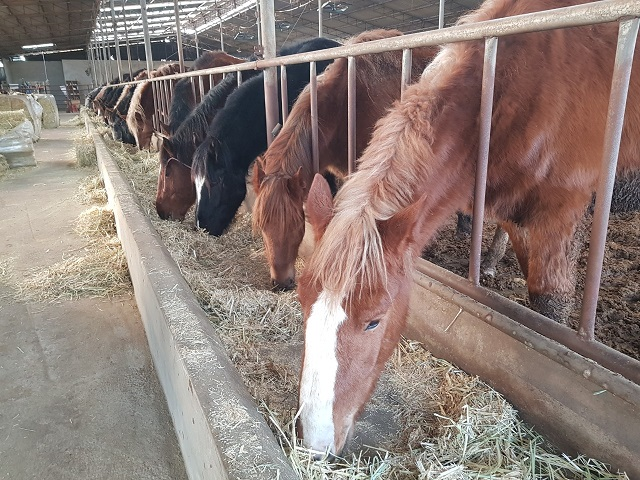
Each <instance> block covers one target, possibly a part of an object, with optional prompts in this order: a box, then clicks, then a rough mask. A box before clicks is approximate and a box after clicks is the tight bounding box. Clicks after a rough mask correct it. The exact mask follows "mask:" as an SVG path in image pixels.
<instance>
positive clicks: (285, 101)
mask: <svg viewBox="0 0 640 480" xmlns="http://www.w3.org/2000/svg"><path fill="white" fill-rule="evenodd" d="M280 97H281V98H282V124H283V125H284V122H286V121H287V118H288V117H289V88H288V87H287V66H286V65H281V66H280Z"/></svg>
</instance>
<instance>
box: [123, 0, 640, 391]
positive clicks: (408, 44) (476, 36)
mask: <svg viewBox="0 0 640 480" xmlns="http://www.w3.org/2000/svg"><path fill="white" fill-rule="evenodd" d="M638 17H640V2H638V1H637V0H604V1H600V2H594V3H587V4H582V5H576V6H571V7H564V8H559V9H555V10H552V11H542V12H535V13H529V14H525V15H518V16H513V17H506V18H500V19H495V20H489V21H485V22H478V23H468V24H462V25H456V26H453V27H448V28H443V29H440V30H433V31H428V32H422V33H415V34H410V35H404V36H398V37H392V38H387V39H384V40H377V41H371V42H367V43H359V44H350V45H344V46H341V47H336V48H331V49H326V50H319V51H313V52H306V53H300V54H295V55H290V56H287V57H277V58H272V59H264V60H257V61H253V62H247V63H243V64H238V65H231V66H225V67H217V68H211V69H204V70H199V71H192V72H186V73H182V74H175V75H170V76H165V77H157V78H153V79H150V80H144V81H151V82H153V84H154V85H156V84H157V85H156V86H155V87H154V101H155V104H156V107H157V108H156V110H157V111H158V112H160V111H163V113H158V115H166V114H167V113H168V108H169V105H170V102H171V91H170V88H168V83H166V82H169V81H175V80H176V79H179V78H185V77H190V78H193V81H192V85H194V84H195V77H199V80H198V84H199V93H200V95H201V97H202V96H203V95H204V94H206V92H204V88H203V85H202V84H203V82H202V78H203V77H204V76H206V75H209V76H210V78H212V76H213V75H214V74H220V73H230V72H234V71H237V72H239V77H240V76H241V72H242V71H246V70H252V69H266V68H269V67H280V68H281V69H282V70H281V72H282V75H281V78H282V79H283V80H282V81H283V84H284V82H286V66H287V65H292V64H297V63H306V62H310V65H311V69H310V73H311V81H310V85H311V86H310V90H311V95H312V102H311V118H312V132H313V133H312V151H313V155H314V166H315V169H316V171H317V169H318V165H319V160H318V155H319V154H318V118H317V103H316V102H317V99H316V71H315V65H316V62H318V61H322V60H328V59H335V58H340V57H348V119H349V122H348V130H349V144H348V145H349V147H348V148H349V152H348V153H349V172H352V171H354V170H355V160H356V159H355V152H356V149H355V130H356V129H355V111H356V105H355V88H356V87H355V57H356V56H359V55H365V54H375V53H382V52H387V51H394V50H402V51H403V62H402V73H401V79H400V81H401V86H402V91H404V89H405V88H406V86H407V85H408V84H409V79H410V71H411V49H412V48H416V47H425V46H434V45H442V44H446V43H453V42H462V41H469V40H484V41H485V58H484V69H483V83H482V97H481V117H480V123H481V128H480V148H479V154H478V163H477V168H476V184H475V198H474V211H473V229H472V244H471V253H470V262H469V280H467V279H464V278H462V277H458V276H456V275H453V274H451V275H444V276H443V275H440V274H439V273H438V272H437V271H431V270H429V269H427V270H429V271H428V272H424V273H428V274H429V275H430V276H432V277H434V278H435V279H436V280H438V281H441V282H442V283H444V284H447V285H449V286H451V287H453V288H455V289H456V290H458V291H460V292H462V293H464V294H466V295H468V296H470V297H472V298H474V299H475V300H477V301H479V302H481V303H483V304H485V305H487V306H489V307H490V308H494V309H495V310H497V311H499V312H501V313H504V314H505V315H507V316H510V317H511V318H513V319H516V320H518V321H520V322H521V323H522V324H523V325H525V326H527V327H528V328H531V329H532V330H534V331H536V332H538V333H540V334H542V335H545V336H547V337H548V338H551V339H552V340H555V341H557V342H559V343H561V344H563V345H565V346H567V347H568V348H570V349H571V350H573V351H575V352H577V353H580V354H581V355H584V356H585V357H588V358H590V359H592V360H594V361H596V362H598V363H600V364H601V365H603V366H604V367H606V368H608V369H610V370H611V371H614V372H616V373H619V374H621V375H623V376H625V377H626V378H627V379H629V380H632V381H633V382H635V383H636V384H640V361H637V360H635V359H632V358H630V357H628V356H627V355H624V354H622V353H620V352H617V351H615V350H613V349H610V348H609V347H606V346H604V345H602V344H601V343H600V342H597V341H595V339H594V325H595V316H596V315H595V308H596V304H597V300H598V292H599V283H600V277H601V272H602V263H603V258H604V248H605V240H606V232H607V225H608V219H609V207H610V205H611V198H612V192H613V183H614V178H615V172H616V164H617V157H618V149H619V146H620V137H621V132H622V124H623V118H624V108H625V104H626V97H627V90H628V85H629V78H630V72H631V66H632V65H631V64H632V61H633V55H634V48H635V43H636V38H637V34H638V25H639V22H640V20H639V19H638ZM609 22H619V25H620V28H619V37H618V46H617V52H616V60H615V66H614V73H613V81H612V90H611V97H610V101H609V111H608V115H607V122H606V128H605V142H604V145H605V147H604V152H603V162H602V166H601V174H600V183H599V185H598V188H597V192H596V207H595V213H594V221H593V226H592V234H591V242H590V249H589V259H588V267H587V278H586V283H585V289H584V294H583V297H584V298H583V304H582V312H581V317H580V326H579V329H578V331H577V332H576V331H573V330H571V329H569V328H567V327H564V326H562V325H559V324H557V323H556V322H554V321H552V320H550V319H548V318H546V317H544V316H542V315H539V314H537V313H535V312H533V311H531V310H529V309H527V308H525V307H523V306H520V305H517V304H515V303H513V302H510V301H507V300H506V299H504V298H502V297H499V296H498V295H497V294H493V293H492V292H489V291H488V290H486V289H484V288H483V287H480V247H481V240H482V224H483V217H484V194H485V189H486V176H487V164H488V159H489V142H490V135H491V131H490V130H491V128H490V127H491V113H492V104H493V85H494V76H495V62H496V55H497V45H498V41H499V37H502V36H506V35H513V34H521V33H530V32H540V31H547V30H553V29H558V28H567V27H577V26H585V25H594V24H602V23H609ZM636 68H640V66H636ZM239 82H240V78H239ZM131 83H139V82H131ZM211 84H212V83H211ZM194 92H195V85H194ZM276 115H277V113H276ZM282 115H283V118H285V119H286V117H287V115H288V111H287V102H286V96H285V97H284V101H283V105H282ZM158 119H159V117H158ZM158 119H156V120H154V124H155V125H157V124H158ZM276 121H277V120H276ZM270 133H271V132H270V131H268V134H270Z"/></svg>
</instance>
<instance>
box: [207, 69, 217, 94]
mask: <svg viewBox="0 0 640 480" xmlns="http://www.w3.org/2000/svg"><path fill="white" fill-rule="evenodd" d="M213 77H214V75H213V73H212V74H211V75H209V90H211V89H212V88H213V86H214V84H215V78H213ZM207 93H209V92H205V95H206V94H207Z"/></svg>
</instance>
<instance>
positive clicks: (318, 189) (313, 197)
mask: <svg viewBox="0 0 640 480" xmlns="http://www.w3.org/2000/svg"><path fill="white" fill-rule="evenodd" d="M307 218H308V219H309V223H310V224H311V227H312V228H313V236H314V239H315V242H316V244H317V243H318V242H319V241H320V238H322V235H324V231H325V230H326V229H327V225H329V222H330V221H331V219H332V218H333V196H332V195H331V189H330V188H329V184H328V183H327V181H326V180H325V178H324V177H323V176H322V175H320V174H319V173H316V175H315V177H313V183H312V184H311V188H310V189H309V196H308V197H307Z"/></svg>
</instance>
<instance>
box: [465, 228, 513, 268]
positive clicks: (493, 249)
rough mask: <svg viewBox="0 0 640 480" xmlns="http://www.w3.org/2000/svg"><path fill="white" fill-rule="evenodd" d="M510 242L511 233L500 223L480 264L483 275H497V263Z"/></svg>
mask: <svg viewBox="0 0 640 480" xmlns="http://www.w3.org/2000/svg"><path fill="white" fill-rule="evenodd" d="M458 218H459V217H458ZM508 242H509V235H507V232H506V231H505V230H504V229H503V228H502V227H501V226H500V225H497V226H496V232H495V233H494V235H493V240H492V241H491V246H490V247H489V251H488V252H487V254H486V255H485V257H484V259H483V260H482V264H481V265H480V270H481V272H482V274H483V275H487V276H489V277H495V276H496V265H498V262H499V261H500V259H502V257H504V252H506V251H507V243H508Z"/></svg>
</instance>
